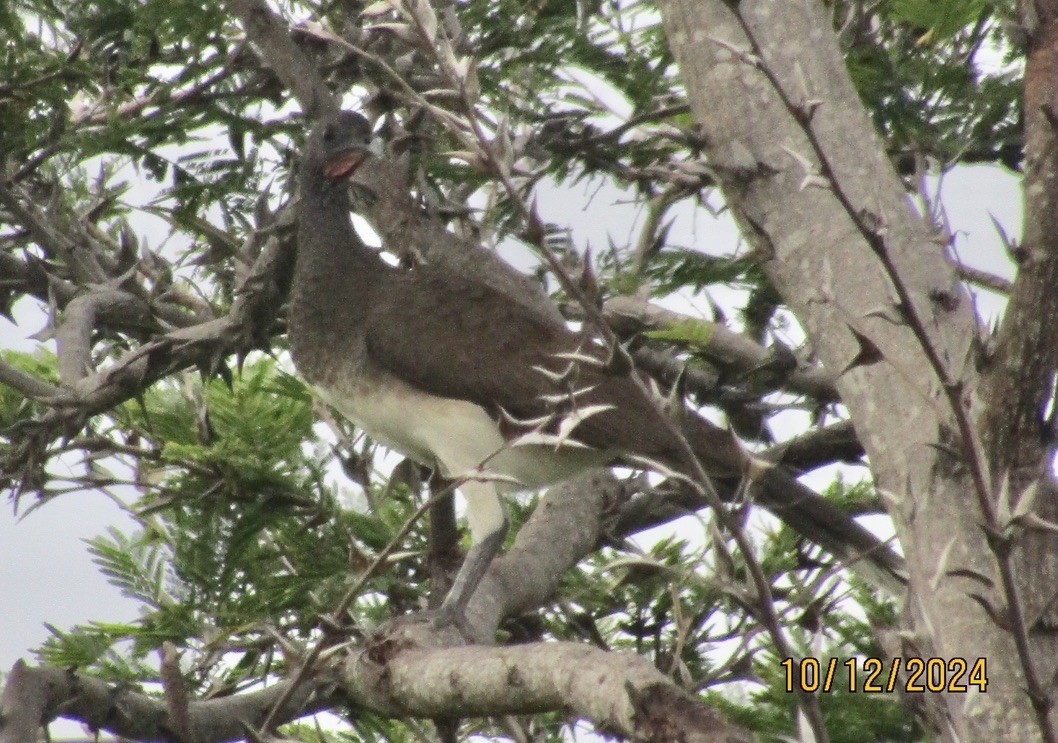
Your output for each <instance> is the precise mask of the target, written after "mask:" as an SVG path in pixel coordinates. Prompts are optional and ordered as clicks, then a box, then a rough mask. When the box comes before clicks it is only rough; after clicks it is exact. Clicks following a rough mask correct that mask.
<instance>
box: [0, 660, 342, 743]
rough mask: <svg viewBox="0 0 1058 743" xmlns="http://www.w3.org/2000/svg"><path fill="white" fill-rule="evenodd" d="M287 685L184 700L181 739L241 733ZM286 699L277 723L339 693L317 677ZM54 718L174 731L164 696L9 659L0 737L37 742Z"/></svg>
mask: <svg viewBox="0 0 1058 743" xmlns="http://www.w3.org/2000/svg"><path fill="white" fill-rule="evenodd" d="M289 686H290V684H289V682H285V681H281V682H279V683H277V684H275V685H273V686H270V687H268V688H267V689H265V690H263V691H256V692H248V693H245V694H234V695H232V696H227V697H219V698H216V699H207V700H203V701H191V702H189V703H188V705H187V724H188V726H189V730H190V737H189V738H188V739H187V740H193V741H195V742H196V743H223V742H224V741H235V740H242V739H244V738H245V728H244V725H245V724H246V723H247V722H249V723H251V724H253V723H256V722H257V721H259V720H261V719H262V718H263V717H264V715H265V714H266V713H267V712H268V711H269V710H270V709H272V707H273V706H274V705H275V701H276V699H278V698H279V697H280V695H284V694H286V693H287V689H288V687H289ZM288 697H289V698H288V701H287V703H286V704H285V705H284V706H283V708H282V709H281V710H280V711H279V712H278V713H277V715H276V719H277V720H279V721H281V722H289V721H291V720H295V719H297V718H299V717H304V716H306V715H311V714H314V713H316V712H320V711H322V710H325V709H330V708H333V707H335V706H337V705H338V704H339V703H340V702H341V695H337V694H336V693H335V692H334V691H333V690H330V689H329V688H327V686H326V685H325V684H323V683H321V682H319V681H316V680H313V681H310V682H306V683H304V684H301V685H300V686H299V687H298V688H297V689H295V690H294V691H293V693H291V694H289V695H288ZM57 716H61V717H64V718H67V719H72V720H79V721H81V722H83V723H84V724H86V725H88V726H90V727H92V728H94V729H97V730H100V729H101V730H106V731H109V732H111V733H113V734H115V735H118V736H121V737H122V738H129V739H132V740H172V739H173V734H174V731H175V730H177V726H176V725H174V723H173V720H172V719H171V718H170V715H169V711H168V708H167V703H166V701H165V700H163V699H159V698H156V697H151V696H148V695H146V694H138V693H136V692H133V691H131V690H130V689H129V688H127V687H125V686H121V685H115V684H110V683H107V682H105V681H101V680H99V679H95V678H92V677H91V676H87V675H85V674H81V673H76V672H73V671H68V670H66V669H61V668H50V667H42V668H31V667H30V666H28V665H26V663H25V662H23V661H21V660H20V661H18V662H17V663H15V665H14V667H13V668H12V669H11V672H10V674H9V675H8V677H7V683H6V685H5V687H4V690H3V695H2V696H0V743H27V741H34V740H37V738H38V733H39V730H40V726H41V725H42V723H46V722H48V721H50V720H52V719H54V718H55V717H57Z"/></svg>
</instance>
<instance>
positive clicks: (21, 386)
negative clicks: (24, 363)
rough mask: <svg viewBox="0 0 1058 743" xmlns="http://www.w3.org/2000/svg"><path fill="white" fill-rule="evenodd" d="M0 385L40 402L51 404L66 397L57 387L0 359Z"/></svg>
mask: <svg viewBox="0 0 1058 743" xmlns="http://www.w3.org/2000/svg"><path fill="white" fill-rule="evenodd" d="M0 384H6V385H7V386H8V387H11V388H13V389H16V390H18V391H19V392H21V393H22V394H23V395H25V396H26V397H28V398H30V399H32V400H38V401H40V402H46V403H53V402H55V401H56V400H59V399H62V398H63V397H64V396H67V395H66V394H65V393H64V391H63V390H62V389H60V388H59V387H56V386H55V385H52V384H48V383H47V382H45V381H43V380H40V379H37V377H34V376H33V375H32V374H27V373H26V372H24V371H22V370H21V369H19V368H18V367H15V366H12V365H11V364H9V363H7V362H6V361H4V360H3V359H0Z"/></svg>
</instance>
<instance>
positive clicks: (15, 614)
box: [0, 166, 1022, 739]
mask: <svg viewBox="0 0 1058 743" xmlns="http://www.w3.org/2000/svg"><path fill="white" fill-rule="evenodd" d="M943 200H944V203H945V205H946V208H947V211H948V216H949V219H950V222H951V225H952V228H953V229H954V230H955V231H956V233H957V240H956V246H957V250H958V252H959V255H960V257H961V259H962V260H964V261H965V262H967V263H969V264H971V265H973V266H975V267H978V268H983V269H987V270H990V271H992V272H995V273H998V274H1001V275H1003V276H1006V277H1010V276H1011V275H1012V266H1011V264H1010V262H1009V260H1008V259H1007V258H1006V256H1005V255H1004V252H1003V250H1002V248H1001V245H1000V241H999V240H998V238H997V235H996V232H995V229H994V227H993V225H992V221H991V217H990V215H991V216H994V217H995V218H996V220H998V222H999V223H1000V224H1001V225H1003V227H1004V229H1005V230H1006V232H1007V234H1008V235H1011V236H1017V235H1019V234H1020V224H1021V203H1022V200H1021V195H1020V192H1019V190H1018V180H1017V178H1016V176H1014V175H1013V174H1011V173H1009V172H1006V171H1003V170H1001V169H999V168H994V167H984V166H973V167H963V168H959V169H957V170H956V171H954V172H952V173H951V174H949V175H948V176H947V177H946V179H945V181H944V184H943ZM539 209H540V213H541V215H542V216H543V218H544V219H545V220H546V221H550V222H554V223H558V224H567V225H569V227H570V229H571V230H572V232H573V236H574V240H575V244H576V245H578V246H580V247H583V246H585V245H589V244H590V245H592V246H596V247H597V248H604V247H605V246H606V245H608V238H610V237H612V238H613V240H614V242H615V243H617V244H622V243H626V242H628V239H629V235H630V234H634V230H635V228H636V225H637V222H638V219H639V217H640V215H639V213H638V212H637V209H636V208H635V207H634V206H633V205H631V204H630V203H629V199H628V197H627V196H626V195H624V194H621V193H620V192H618V191H617V190H616V189H608V188H603V189H597V186H596V185H594V184H586V185H578V186H576V187H573V188H571V189H557V188H552V189H546V190H542V191H541V193H540V194H539ZM137 226H138V227H140V226H139V225H137ZM141 229H144V230H147V231H151V230H157V229H158V226H157V224H154V225H152V224H150V223H147V222H145V223H143V226H142V227H141ZM163 235H164V233H158V234H155V235H148V236H147V237H148V242H149V243H150V244H151V245H158V244H159V243H160V242H161V240H162V237H163ZM669 240H670V242H672V243H674V244H679V245H685V246H691V245H693V246H695V247H697V248H699V249H701V250H704V251H706V252H712V253H721V252H726V251H729V250H730V249H731V246H732V245H734V244H735V241H736V240H737V235H736V232H735V230H734V228H733V226H732V225H731V223H730V220H728V219H726V218H725V217H721V218H719V219H716V218H714V217H712V216H711V215H710V214H709V213H708V212H707V211H706V210H705V209H701V208H698V209H694V208H692V207H691V206H690V205H689V204H688V205H685V207H684V208H683V211H682V212H680V213H679V216H678V219H677V222H676V224H675V225H674V227H673V229H672V231H671V232H670V234H669ZM515 262H516V263H522V259H521V257H516V258H515ZM699 305H700V306H701V307H703V308H704V307H705V305H704V302H699ZM15 309H16V312H15V320H16V322H15V324H11V323H9V322H8V321H6V320H3V319H0V346H3V347H7V348H11V347H14V348H19V349H22V350H28V349H30V348H32V347H33V342H32V341H29V340H28V338H29V336H30V335H32V334H33V333H36V332H37V331H39V330H40V329H41V327H42V326H43V323H44V316H43V315H42V314H41V313H40V312H39V310H36V309H34V308H33V307H32V306H31V305H30V303H26V302H23V303H20V304H19V305H17V306H16V308H15ZM680 309H681V310H683V311H695V310H696V307H695V306H693V305H688V304H687V303H686V302H685V304H684V306H683V307H681V308H680ZM979 309H980V311H981V316H982V319H984V320H985V321H988V320H990V319H992V318H994V317H995V316H996V314H997V313H998V311H999V310H1000V309H1001V303H1000V302H999V300H998V299H997V298H996V297H993V296H989V295H988V294H987V293H982V294H981V295H980V299H979ZM706 312H707V310H706V309H702V313H703V314H705V313H706ZM24 505H28V503H27V504H24ZM112 524H116V525H118V526H119V527H132V526H133V525H132V522H131V521H130V520H129V519H128V518H127V517H125V516H123V514H122V513H121V512H120V510H119V509H118V508H117V506H116V505H115V504H114V503H113V502H112V501H111V500H110V499H109V498H108V497H107V496H105V495H103V494H100V493H93V492H83V493H76V494H71V495H66V496H63V497H61V498H59V499H57V500H55V501H54V502H51V503H49V504H47V505H45V506H43V507H42V508H40V509H38V510H36V511H34V512H33V513H32V514H30V515H29V516H28V517H27V518H25V519H22V520H16V518H15V517H14V516H13V513H12V507H11V504H10V503H3V504H2V505H0V601H2V605H0V606H2V608H0V669H3V670H4V671H6V670H7V669H9V668H10V667H11V665H12V664H13V663H14V662H15V661H16V660H17V659H18V658H26V659H27V660H32V659H33V658H32V655H31V654H30V653H29V649H30V648H33V647H35V646H37V645H39V644H40V643H41V642H42V641H43V640H44V639H45V638H46V637H47V636H48V632H47V630H46V628H45V627H44V623H45V622H48V623H51V624H54V625H57V626H59V627H63V628H67V627H71V626H73V625H75V624H78V623H84V622H88V621H89V620H98V621H123V620H130V619H133V618H135V617H136V614H137V607H136V606H135V605H134V604H133V603H132V602H130V601H129V600H127V599H125V598H124V597H123V596H122V595H121V594H120V592H119V591H118V589H116V588H114V587H112V586H110V585H109V584H107V583H106V581H105V580H104V579H103V577H102V576H101V575H100V574H99V573H98V572H97V570H96V568H95V566H94V565H93V564H92V562H91V560H90V559H89V555H88V553H87V551H86V545H85V542H84V540H85V539H87V538H89V537H93V536H97V535H99V534H101V533H102V532H103V531H104V530H105V529H106V528H107V526H109V525H112ZM53 734H54V735H55V736H56V737H57V738H58V739H63V738H69V737H72V736H76V735H78V727H77V726H73V725H71V724H64V725H61V726H58V725H57V726H53Z"/></svg>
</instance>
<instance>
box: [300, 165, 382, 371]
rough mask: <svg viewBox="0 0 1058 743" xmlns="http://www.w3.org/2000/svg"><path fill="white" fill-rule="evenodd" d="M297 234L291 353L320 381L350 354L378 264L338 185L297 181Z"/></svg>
mask: <svg viewBox="0 0 1058 743" xmlns="http://www.w3.org/2000/svg"><path fill="white" fill-rule="evenodd" d="M297 232H298V241H297V243H298V249H297V259H296V261H295V264H294V283H293V287H292V297H291V308H290V345H291V351H292V352H293V353H294V360H295V362H296V363H297V365H298V366H299V368H301V369H302V373H303V374H305V375H306V376H307V377H309V378H310V379H312V378H316V379H322V378H323V377H325V376H328V375H330V374H332V373H333V372H334V370H333V369H332V368H331V367H333V366H334V359H336V358H340V357H341V356H342V355H343V354H345V356H346V357H348V356H349V355H350V354H352V353H353V352H354V350H355V343H356V342H357V339H358V338H359V337H360V335H359V334H358V333H357V331H358V330H360V329H361V328H362V326H363V323H364V321H365V318H366V315H367V311H368V309H369V308H370V304H371V295H372V292H373V291H374V290H375V289H376V288H377V285H378V283H379V282H380V280H381V278H382V277H381V276H380V271H381V269H382V265H383V264H382V263H381V261H380V260H379V258H378V256H377V255H375V254H374V253H373V252H372V251H371V250H370V249H369V248H368V247H367V246H366V245H364V243H363V242H362V241H361V240H360V237H359V236H358V235H357V234H356V232H355V231H354V230H353V226H352V223H351V222H350V219H349V198H348V195H347V193H346V189H345V188H344V184H343V185H342V186H327V185H323V186H320V185H317V184H307V183H303V184H302V190H301V201H300V204H299V207H298V228H297ZM346 346H349V347H348V348H346ZM314 381H315V380H314Z"/></svg>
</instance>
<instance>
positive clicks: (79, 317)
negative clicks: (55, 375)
mask: <svg viewBox="0 0 1058 743" xmlns="http://www.w3.org/2000/svg"><path fill="white" fill-rule="evenodd" d="M104 311H117V312H120V313H129V312H132V313H135V314H138V315H141V316H145V315H146V314H148V309H147V307H146V306H144V305H143V303H142V302H140V301H139V300H138V299H136V297H134V296H133V295H131V294H129V293H128V292H125V291H121V290H120V289H100V290H98V291H90V292H89V293H87V294H82V295H81V296H79V297H77V298H76V299H74V300H73V301H71V302H70V303H69V304H68V305H66V309H65V311H64V312H63V316H62V322H60V323H59V325H58V327H56V328H55V340H56V343H57V345H58V357H59V379H60V380H62V383H63V384H65V385H67V386H73V385H74V384H76V383H77V382H79V381H80V380H81V379H83V378H84V377H86V376H87V375H88V374H89V373H90V372H91V371H92V334H93V333H94V332H95V331H96V319H97V317H98V316H99V315H100V314H101V313H103V312H104Z"/></svg>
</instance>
